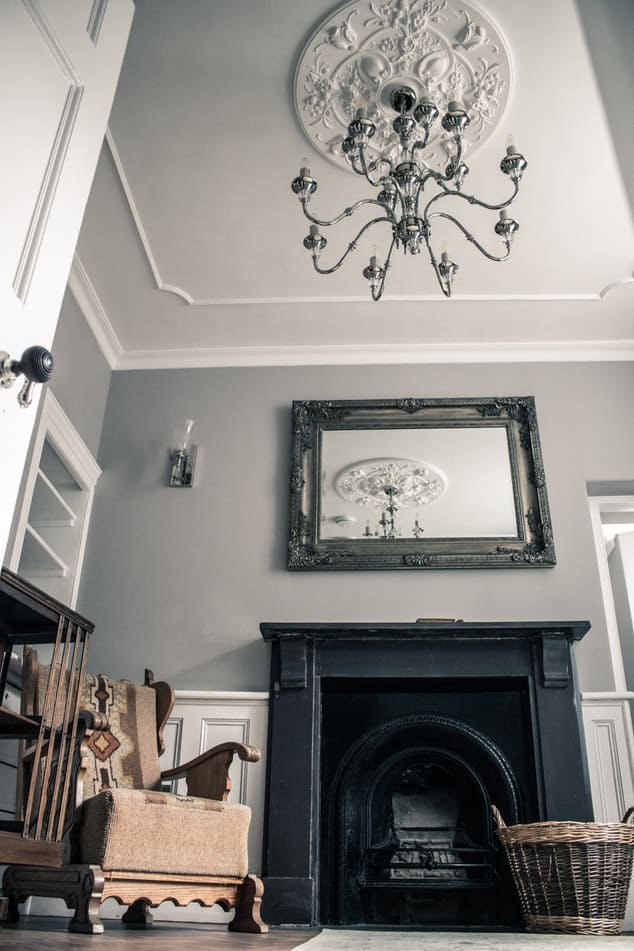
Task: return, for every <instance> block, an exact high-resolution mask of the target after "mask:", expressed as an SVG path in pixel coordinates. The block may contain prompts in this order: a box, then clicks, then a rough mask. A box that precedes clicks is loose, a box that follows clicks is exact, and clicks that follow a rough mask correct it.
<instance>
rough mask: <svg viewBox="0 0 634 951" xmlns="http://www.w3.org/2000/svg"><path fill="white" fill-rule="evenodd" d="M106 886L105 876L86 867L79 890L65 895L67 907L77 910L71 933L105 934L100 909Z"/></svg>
mask: <svg viewBox="0 0 634 951" xmlns="http://www.w3.org/2000/svg"><path fill="white" fill-rule="evenodd" d="M104 884H105V883H104V878H103V876H102V875H99V874H95V873H94V871H93V869H91V868H90V867H89V866H86V871H85V872H84V873H83V874H82V875H81V880H80V885H79V888H74V889H73V890H72V892H71V893H70V894H67V895H64V899H65V901H66V905H67V906H68V907H69V908H74V909H75V914H74V915H73V917H72V918H71V920H70V922H69V924H68V930H69V931H75V932H78V933H80V934H103V922H102V920H101V918H100V917H99V908H100V905H101V896H102V895H103V887H104Z"/></svg>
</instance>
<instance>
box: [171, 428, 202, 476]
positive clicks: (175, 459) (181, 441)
mask: <svg viewBox="0 0 634 951" xmlns="http://www.w3.org/2000/svg"><path fill="white" fill-rule="evenodd" d="M193 426H194V420H193V419H186V420H185V422H184V424H183V425H182V426H181V427H180V433H179V435H178V438H177V440H176V445H175V446H174V448H172V449H170V460H171V463H172V467H171V469H170V479H169V484H170V485H171V486H174V487H176V488H185V487H187V488H191V487H192V486H193V484H194V469H195V466H196V453H197V450H198V446H194V445H193V444H192V443H191V442H190V434H191V431H192V428H193Z"/></svg>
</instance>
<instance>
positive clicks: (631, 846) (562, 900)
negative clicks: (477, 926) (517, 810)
mask: <svg viewBox="0 0 634 951" xmlns="http://www.w3.org/2000/svg"><path fill="white" fill-rule="evenodd" d="M491 809H492V811H493V817H494V819H495V822H496V823H497V834H498V837H499V839H500V842H501V843H502V845H503V847H504V851H505V853H506V857H507V859H508V863H509V865H510V867H511V872H512V875H513V880H514V882H515V887H516V888H517V891H518V893H519V897H520V902H521V905H522V913H523V915H524V921H525V923H526V930H527V931H540V932H558V933H567V934H606V935H607V934H619V933H620V931H621V928H622V926H623V919H624V917H625V906H626V904H627V894H628V889H629V886H630V881H631V878H632V858H633V856H634V824H633V821H634V808H632V809H628V811H627V812H626V814H625V816H624V817H623V821H622V822H531V823H528V824H526V825H514V826H507V825H505V823H504V820H503V819H502V816H501V815H500V812H499V810H498V809H497V808H496V806H491Z"/></svg>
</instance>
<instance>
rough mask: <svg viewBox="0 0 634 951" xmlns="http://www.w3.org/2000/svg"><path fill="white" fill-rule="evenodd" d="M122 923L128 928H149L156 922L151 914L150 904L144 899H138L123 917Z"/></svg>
mask: <svg viewBox="0 0 634 951" xmlns="http://www.w3.org/2000/svg"><path fill="white" fill-rule="evenodd" d="M121 921H122V922H123V923H124V925H126V927H128V928H148V927H149V926H150V925H151V924H153V922H154V918H153V917H152V915H151V914H150V903H149V902H147V901H145V899H144V898H137V900H136V901H134V902H132V904H131V905H130V907H129V908H128V910H127V911H126V912H125V914H123V915H122V916H121Z"/></svg>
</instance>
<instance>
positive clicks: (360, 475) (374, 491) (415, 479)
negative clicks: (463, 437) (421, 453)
mask: <svg viewBox="0 0 634 951" xmlns="http://www.w3.org/2000/svg"><path fill="white" fill-rule="evenodd" d="M386 488H393V489H395V492H394V501H395V503H396V505H397V507H398V508H399V509H401V508H414V507H415V506H417V505H428V504H429V503H430V502H434V501H435V500H436V499H437V498H438V497H439V496H441V495H442V494H443V492H444V491H445V489H446V488H447V478H446V476H445V475H444V474H443V473H442V472H441V471H440V469H437V468H436V467H435V466H432V465H430V464H429V463H427V462H420V461H418V462H417V461H415V460H413V459H392V458H382V459H366V460H365V461H359V462H353V463H352V464H351V465H349V466H346V467H345V469H342V470H341V472H339V473H338V474H337V476H336V477H335V490H336V492H337V494H338V495H340V496H341V498H342V499H345V500H346V502H354V503H355V504H356V505H372V506H374V507H375V508H385V506H386V504H387V501H388V493H387V492H386V491H385V490H386Z"/></svg>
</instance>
